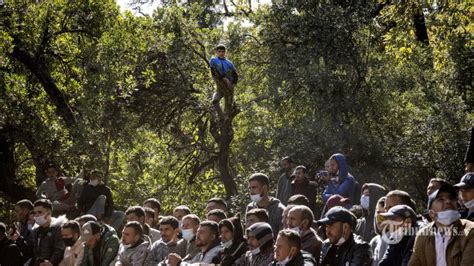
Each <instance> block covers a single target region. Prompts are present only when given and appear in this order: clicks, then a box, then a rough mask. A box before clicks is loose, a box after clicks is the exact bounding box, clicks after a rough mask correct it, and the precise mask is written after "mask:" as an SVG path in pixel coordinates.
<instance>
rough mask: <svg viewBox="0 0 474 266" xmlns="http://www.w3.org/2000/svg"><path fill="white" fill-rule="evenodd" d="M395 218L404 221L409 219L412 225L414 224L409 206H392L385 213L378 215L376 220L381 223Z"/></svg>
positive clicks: (413, 215) (414, 215)
mask: <svg viewBox="0 0 474 266" xmlns="http://www.w3.org/2000/svg"><path fill="white" fill-rule="evenodd" d="M397 217H400V218H404V219H405V218H411V220H412V222H413V223H414V222H416V213H415V211H414V210H413V209H412V208H411V207H410V206H408V205H404V204H401V205H396V206H393V207H392V208H390V210H388V211H387V212H385V213H381V214H379V215H378V216H377V220H378V221H379V222H383V221H386V220H391V219H394V218H397Z"/></svg>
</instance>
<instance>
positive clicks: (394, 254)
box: [379, 236, 415, 266]
mask: <svg viewBox="0 0 474 266" xmlns="http://www.w3.org/2000/svg"><path fill="white" fill-rule="evenodd" d="M382 241H383V240H382ZM414 243H415V236H404V237H403V239H402V241H400V243H398V244H395V245H389V246H388V248H387V251H386V252H385V255H384V256H383V258H382V260H381V261H380V263H379V266H390V265H393V266H404V265H408V261H409V260H410V258H411V254H412V253H413V244H414Z"/></svg>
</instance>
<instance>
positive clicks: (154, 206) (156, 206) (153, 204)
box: [143, 198, 161, 212]
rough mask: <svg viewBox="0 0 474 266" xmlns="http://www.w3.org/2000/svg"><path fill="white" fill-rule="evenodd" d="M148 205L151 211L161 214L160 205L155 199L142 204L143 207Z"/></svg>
mask: <svg viewBox="0 0 474 266" xmlns="http://www.w3.org/2000/svg"><path fill="white" fill-rule="evenodd" d="M145 204H150V205H151V206H152V208H153V209H158V212H161V203H160V201H159V200H157V199H155V198H149V199H147V200H145V201H144V202H143V205H145Z"/></svg>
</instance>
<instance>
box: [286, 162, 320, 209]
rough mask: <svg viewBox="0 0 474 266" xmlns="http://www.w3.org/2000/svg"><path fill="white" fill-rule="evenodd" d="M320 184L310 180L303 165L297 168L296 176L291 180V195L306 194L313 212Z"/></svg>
mask: <svg viewBox="0 0 474 266" xmlns="http://www.w3.org/2000/svg"><path fill="white" fill-rule="evenodd" d="M317 190H318V185H317V184H316V182H313V181H309V179H308V175H307V173H306V167H305V166H303V165H300V166H297V167H296V168H295V173H294V178H293V181H291V196H293V195H298V194H300V195H304V196H305V197H306V198H307V199H308V201H309V206H308V207H309V208H310V209H311V211H312V212H314V211H315V210H316V196H317V194H316V192H317Z"/></svg>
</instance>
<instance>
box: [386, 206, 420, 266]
mask: <svg viewBox="0 0 474 266" xmlns="http://www.w3.org/2000/svg"><path fill="white" fill-rule="evenodd" d="M377 219H381V220H383V221H382V223H381V226H382V227H384V229H383V232H382V241H385V242H387V243H388V244H389V246H388V249H387V251H386V252H385V255H384V256H383V258H382V260H381V261H380V263H379V265H380V266H389V265H393V266H395V265H407V264H408V261H409V260H410V257H411V254H412V253H413V243H414V242H415V235H416V231H417V230H418V223H417V219H416V213H415V211H414V210H413V209H412V208H410V207H409V206H407V205H397V206H394V207H392V208H390V210H388V212H385V213H381V214H380V215H379V216H378V218H377Z"/></svg>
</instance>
